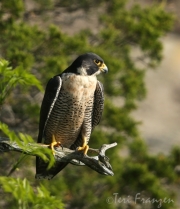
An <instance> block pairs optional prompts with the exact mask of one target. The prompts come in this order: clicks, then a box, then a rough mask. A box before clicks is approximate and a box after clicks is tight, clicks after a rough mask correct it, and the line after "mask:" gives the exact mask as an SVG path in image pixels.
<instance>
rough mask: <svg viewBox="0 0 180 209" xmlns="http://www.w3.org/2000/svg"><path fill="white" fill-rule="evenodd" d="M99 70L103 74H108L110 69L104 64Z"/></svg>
mask: <svg viewBox="0 0 180 209" xmlns="http://www.w3.org/2000/svg"><path fill="white" fill-rule="evenodd" d="M99 69H100V71H101V72H102V73H108V67H107V66H106V65H105V64H104V63H103V64H102V66H101V67H100V68H99Z"/></svg>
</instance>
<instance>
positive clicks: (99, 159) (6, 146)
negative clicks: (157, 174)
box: [0, 137, 117, 176]
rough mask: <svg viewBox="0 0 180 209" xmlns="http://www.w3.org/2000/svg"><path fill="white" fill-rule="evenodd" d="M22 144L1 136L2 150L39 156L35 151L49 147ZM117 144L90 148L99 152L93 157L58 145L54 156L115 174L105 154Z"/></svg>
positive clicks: (98, 170)
mask: <svg viewBox="0 0 180 209" xmlns="http://www.w3.org/2000/svg"><path fill="white" fill-rule="evenodd" d="M21 144H22V145H23V146H22V145H21V146H19V145H18V144H17V143H16V142H13V141H10V140H9V139H8V138H3V137H0V152H9V151H16V152H21V153H24V154H26V155H32V156H38V154H36V153H35V151H37V150H38V149H39V148H41V149H42V148H44V149H47V148H48V147H49V146H48V145H44V144H38V143H24V142H21ZM116 145H117V143H116V142H115V143H112V144H103V145H102V146H101V147H100V149H92V148H89V152H96V153H98V155H97V156H93V157H91V156H88V155H85V156H84V155H83V154H82V153H81V152H80V151H75V150H70V149H68V148H63V149H62V148H61V147H56V148H55V155H54V157H55V161H57V162H68V163H71V164H73V165H86V166H88V167H90V168H91V169H93V170H95V171H97V172H98V173H100V174H104V175H110V176H113V175H114V173H113V171H112V167H111V164H110V163H109V158H108V157H107V156H105V152H106V150H107V149H110V148H112V147H115V146H116Z"/></svg>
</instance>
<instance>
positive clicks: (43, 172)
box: [35, 157, 68, 180]
mask: <svg viewBox="0 0 180 209" xmlns="http://www.w3.org/2000/svg"><path fill="white" fill-rule="evenodd" d="M67 164H68V163H63V162H61V163H57V162H56V163H55V164H54V165H53V167H52V168H50V169H47V167H48V163H45V162H44V161H43V160H42V159H41V158H39V157H37V158H36V175H35V178H36V179H48V180H51V179H52V178H53V177H54V176H55V175H56V174H58V173H59V172H60V171H61V170H62V169H63V168H65V167H66V166H67Z"/></svg>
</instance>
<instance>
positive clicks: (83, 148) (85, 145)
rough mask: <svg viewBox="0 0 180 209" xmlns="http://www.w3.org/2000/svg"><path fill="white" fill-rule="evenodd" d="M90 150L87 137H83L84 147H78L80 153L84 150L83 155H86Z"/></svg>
mask: <svg viewBox="0 0 180 209" xmlns="http://www.w3.org/2000/svg"><path fill="white" fill-rule="evenodd" d="M88 149H89V145H87V139H86V137H83V145H82V147H78V151H80V150H83V154H84V155H86V154H87V152H88Z"/></svg>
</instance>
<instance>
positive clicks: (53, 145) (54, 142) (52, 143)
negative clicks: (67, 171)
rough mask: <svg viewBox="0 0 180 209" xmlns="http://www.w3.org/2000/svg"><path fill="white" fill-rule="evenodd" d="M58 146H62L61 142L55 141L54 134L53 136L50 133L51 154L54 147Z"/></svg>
mask: <svg viewBox="0 0 180 209" xmlns="http://www.w3.org/2000/svg"><path fill="white" fill-rule="evenodd" d="M59 146H61V147H62V148H63V146H62V144H61V142H57V141H56V138H55V136H54V134H53V135H52V142H51V144H50V149H51V150H52V152H53V155H54V154H55V150H54V147H59Z"/></svg>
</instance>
